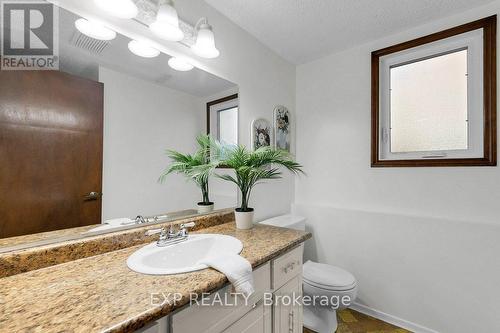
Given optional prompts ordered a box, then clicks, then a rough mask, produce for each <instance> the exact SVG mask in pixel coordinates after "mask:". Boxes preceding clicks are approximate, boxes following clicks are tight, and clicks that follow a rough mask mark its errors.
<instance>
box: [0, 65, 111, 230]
mask: <svg viewBox="0 0 500 333" xmlns="http://www.w3.org/2000/svg"><path fill="white" fill-rule="evenodd" d="M102 135H103V85H102V84H101V83H98V82H94V81H90V80H86V79H82V78H79V77H75V76H72V75H69V74H66V73H63V72H57V71H0V238H4V237H11V236H18V235H26V234H32V233H37V232H44V231H52V230H58V229H64V228H71V227H78V226H85V225H91V224H97V223H100V222H101V198H100V192H101V187H102ZM91 192H96V193H97V194H96V195H93V196H92V197H86V196H87V195H88V194H89V193H91Z"/></svg>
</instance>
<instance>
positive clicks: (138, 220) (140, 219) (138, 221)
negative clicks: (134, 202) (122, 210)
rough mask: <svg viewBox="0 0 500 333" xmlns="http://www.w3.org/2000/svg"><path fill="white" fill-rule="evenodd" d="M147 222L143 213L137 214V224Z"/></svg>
mask: <svg viewBox="0 0 500 333" xmlns="http://www.w3.org/2000/svg"><path fill="white" fill-rule="evenodd" d="M146 222H147V221H146V219H145V218H144V216H142V215H137V217H136V218H135V223H136V224H144V223H146Z"/></svg>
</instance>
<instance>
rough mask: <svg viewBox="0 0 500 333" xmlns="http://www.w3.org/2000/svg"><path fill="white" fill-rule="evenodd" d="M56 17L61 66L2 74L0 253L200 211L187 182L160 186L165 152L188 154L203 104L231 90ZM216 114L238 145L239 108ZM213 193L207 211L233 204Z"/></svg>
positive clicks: (178, 179)
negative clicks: (211, 202) (232, 111)
mask: <svg viewBox="0 0 500 333" xmlns="http://www.w3.org/2000/svg"><path fill="white" fill-rule="evenodd" d="M58 12H59V13H58V17H59V21H58V24H59V37H58V39H59V40H58V42H59V57H60V58H59V59H60V63H59V70H45V71H41V70H36V71H5V70H2V71H0V212H1V215H2V216H1V219H0V252H4V251H5V249H12V248H13V247H17V248H19V247H20V246H21V247H22V246H26V247H27V246H30V245H34V244H40V243H49V242H55V241H58V240H61V239H67V237H70V238H74V237H86V236H88V235H95V234H96V233H105V232H110V231H116V230H117V228H132V227H134V226H135V225H136V224H137V223H138V222H140V223H144V222H145V223H157V222H163V221H168V220H171V219H175V218H179V217H186V216H192V215H197V214H198V211H197V208H196V207H197V205H196V204H197V202H199V201H200V199H201V198H200V197H201V194H200V191H199V190H198V189H197V187H196V186H195V185H194V184H192V183H191V182H187V181H186V180H185V179H184V178H183V177H182V176H178V175H171V176H169V177H168V178H167V179H166V182H165V183H163V184H161V183H159V181H158V179H159V176H160V175H161V174H162V172H163V170H164V169H165V168H166V166H167V165H168V163H169V159H168V158H167V156H166V155H165V150H166V149H173V150H176V151H180V152H185V153H193V152H194V151H195V150H196V140H195V139H196V136H197V135H199V134H201V133H205V131H206V123H207V119H206V105H207V103H208V102H210V101H213V100H216V99H218V98H220V96H224V95H231V94H232V95H234V94H236V93H237V92H238V87H237V85H236V84H235V83H232V82H229V81H227V80H225V79H222V78H220V77H217V76H215V75H212V74H210V73H207V72H205V71H203V70H200V69H198V68H193V69H192V70H188V71H178V70H174V69H172V68H171V67H169V65H168V62H169V59H170V56H168V55H166V54H163V53H159V52H156V51H155V50H148V49H147V48H144V47H142V45H130V44H129V43H130V42H131V39H130V38H129V37H127V36H123V35H118V36H116V38H114V39H112V40H109V41H101V40H97V39H93V38H90V37H88V36H86V35H84V34H82V33H81V32H80V31H79V30H78V29H77V28H76V27H75V21H77V20H78V19H79V18H80V17H79V16H78V15H75V14H74V13H71V12H69V11H67V10H65V9H62V8H59V11H58ZM137 24H140V23H139V22H137ZM131 51H134V52H135V54H134V53H133V52H131ZM137 54H142V56H138V55H137ZM184 69H186V68H184ZM226 116H227V117H226ZM222 118H223V120H224V124H225V125H224V136H225V137H226V136H227V137H230V138H232V139H231V140H236V141H237V135H238V134H237V133H238V132H237V112H236V113H231V112H228V113H224V115H221V119H222ZM230 126H234V128H230ZM211 194H212V201H214V202H215V209H223V208H229V207H233V206H234V205H235V204H236V200H237V199H236V191H233V189H230V188H222V187H221V188H220V190H218V189H217V187H215V189H214V191H212V193H211ZM218 196H220V198H219V197H218ZM139 215H140V216H142V219H139V220H138V219H136V217H137V216H139Z"/></svg>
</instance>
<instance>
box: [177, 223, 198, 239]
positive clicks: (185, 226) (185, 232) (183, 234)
mask: <svg viewBox="0 0 500 333" xmlns="http://www.w3.org/2000/svg"><path fill="white" fill-rule="evenodd" d="M194 226H196V223H194V222H189V223H183V224H181V225H180V227H181V231H180V234H181V237H187V236H188V230H187V229H188V228H192V227H194Z"/></svg>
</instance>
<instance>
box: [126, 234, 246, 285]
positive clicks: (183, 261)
mask: <svg viewBox="0 0 500 333" xmlns="http://www.w3.org/2000/svg"><path fill="white" fill-rule="evenodd" d="M242 249H243V244H242V243H241V241H240V240H239V239H236V238H234V237H231V236H226V235H217V234H198V235H189V237H188V239H187V240H186V241H184V242H182V243H178V244H174V245H170V246H167V247H159V246H157V245H156V242H155V243H152V244H149V245H146V246H144V247H142V248H140V249H139V250H137V251H136V252H134V253H132V255H131V256H130V257H128V259H127V266H128V267H129V268H130V269H131V270H133V271H136V272H138V273H143V274H151V275H169V274H178V273H187V272H194V271H199V270H201V269H205V268H207V265H205V264H202V263H201V262H203V260H204V259H205V258H209V257H216V256H219V255H224V254H231V253H233V254H239V253H240V252H241V250H242Z"/></svg>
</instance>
